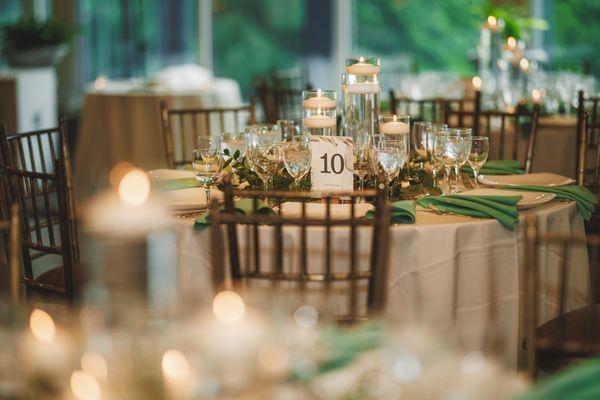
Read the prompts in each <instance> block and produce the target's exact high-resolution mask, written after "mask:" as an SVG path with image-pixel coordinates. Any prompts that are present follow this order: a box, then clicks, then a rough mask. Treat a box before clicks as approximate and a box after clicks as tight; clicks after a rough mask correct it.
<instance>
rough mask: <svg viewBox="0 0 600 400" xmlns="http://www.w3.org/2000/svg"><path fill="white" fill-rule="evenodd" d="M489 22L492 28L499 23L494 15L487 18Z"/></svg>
mask: <svg viewBox="0 0 600 400" xmlns="http://www.w3.org/2000/svg"><path fill="white" fill-rule="evenodd" d="M487 22H488V24H490V25H491V26H496V24H497V23H498V20H497V19H496V17H494V16H493V15H490V16H489V17H487Z"/></svg>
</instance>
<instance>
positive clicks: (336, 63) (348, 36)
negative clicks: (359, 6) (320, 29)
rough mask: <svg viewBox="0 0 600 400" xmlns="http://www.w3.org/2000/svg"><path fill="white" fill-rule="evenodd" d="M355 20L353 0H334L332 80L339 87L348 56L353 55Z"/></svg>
mask: <svg viewBox="0 0 600 400" xmlns="http://www.w3.org/2000/svg"><path fill="white" fill-rule="evenodd" d="M353 22H354V15H353V13H352V0H334V10H333V27H334V29H333V54H332V56H333V57H332V61H333V68H332V79H333V80H332V82H337V83H338V84H337V86H338V87H341V73H342V72H343V70H344V63H345V62H346V58H348V57H350V56H351V55H352V23H353ZM338 90H339V89H338Z"/></svg>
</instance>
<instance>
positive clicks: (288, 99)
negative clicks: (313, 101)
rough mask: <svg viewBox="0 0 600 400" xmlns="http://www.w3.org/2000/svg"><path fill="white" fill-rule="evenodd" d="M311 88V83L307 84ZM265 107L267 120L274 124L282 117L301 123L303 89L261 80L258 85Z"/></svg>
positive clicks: (307, 87) (257, 91) (259, 94)
mask: <svg viewBox="0 0 600 400" xmlns="http://www.w3.org/2000/svg"><path fill="white" fill-rule="evenodd" d="M306 89H310V85H307V86H306ZM256 93H257V94H258V98H259V101H260V103H261V105H262V108H263V113H264V119H265V122H267V123H271V124H274V123H276V122H277V121H278V120H280V119H286V120H291V121H294V122H296V123H300V120H301V119H302V89H297V88H289V87H279V86H275V85H270V84H269V83H268V82H267V81H265V80H263V81H261V82H259V84H258V85H257V87H256Z"/></svg>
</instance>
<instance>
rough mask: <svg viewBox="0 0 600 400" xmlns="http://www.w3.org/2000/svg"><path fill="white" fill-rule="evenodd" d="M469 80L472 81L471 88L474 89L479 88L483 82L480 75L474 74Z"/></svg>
mask: <svg viewBox="0 0 600 400" xmlns="http://www.w3.org/2000/svg"><path fill="white" fill-rule="evenodd" d="M471 82H472V83H473V89H475V90H480V89H481V85H482V83H483V82H482V81H481V78H480V77H478V76H474V77H473V79H472V80H471Z"/></svg>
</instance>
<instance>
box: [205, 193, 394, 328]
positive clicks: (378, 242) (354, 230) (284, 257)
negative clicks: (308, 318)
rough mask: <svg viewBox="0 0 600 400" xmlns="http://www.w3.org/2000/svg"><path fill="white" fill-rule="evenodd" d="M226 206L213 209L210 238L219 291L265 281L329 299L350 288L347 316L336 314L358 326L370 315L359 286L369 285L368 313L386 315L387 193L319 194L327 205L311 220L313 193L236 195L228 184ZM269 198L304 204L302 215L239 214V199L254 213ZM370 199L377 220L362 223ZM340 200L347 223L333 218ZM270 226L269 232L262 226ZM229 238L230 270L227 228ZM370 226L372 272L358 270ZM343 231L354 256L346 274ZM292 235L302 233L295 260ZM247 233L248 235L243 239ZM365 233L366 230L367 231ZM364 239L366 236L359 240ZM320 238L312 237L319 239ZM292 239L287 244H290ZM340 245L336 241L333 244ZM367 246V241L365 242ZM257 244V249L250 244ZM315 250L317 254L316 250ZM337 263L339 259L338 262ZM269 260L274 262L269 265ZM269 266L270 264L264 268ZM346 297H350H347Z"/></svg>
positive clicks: (216, 283)
mask: <svg viewBox="0 0 600 400" xmlns="http://www.w3.org/2000/svg"><path fill="white" fill-rule="evenodd" d="M224 195H225V203H224V207H223V208H222V209H220V208H219V204H218V203H217V202H213V204H212V205H211V215H212V223H211V231H212V233H211V235H212V243H213V257H214V259H213V266H214V268H215V270H214V272H215V275H214V283H215V285H216V286H219V284H222V283H223V282H224V283H225V286H230V282H231V280H233V281H234V282H236V283H237V282H239V283H241V284H242V285H244V286H246V285H248V284H249V283H250V282H251V281H253V282H256V281H266V282H268V284H269V286H273V285H277V284H281V283H288V284H289V283H292V282H294V283H296V285H297V287H298V289H299V293H300V294H302V295H305V294H306V291H307V285H311V284H314V283H318V284H319V289H320V290H319V293H320V294H323V295H324V296H325V299H328V298H329V295H330V290H333V287H334V286H335V285H338V284H340V283H342V284H346V285H347V288H346V289H345V292H344V295H347V309H348V312H347V313H341V314H343V315H336V316H337V318H338V320H340V321H350V322H352V321H355V320H357V319H360V318H363V317H364V316H365V315H364V314H363V315H360V314H362V313H361V312H360V310H359V304H358V297H359V294H358V293H359V290H358V285H359V284H361V282H362V284H363V285H364V284H365V282H367V285H368V287H367V294H366V314H367V315H368V314H375V313H378V312H381V311H382V310H383V308H384V306H385V300H386V292H387V281H386V279H387V264H388V253H389V247H388V246H389V243H388V235H389V225H390V214H389V212H390V211H389V207H387V206H386V205H385V203H384V200H383V199H384V195H385V193H384V189H382V188H380V189H379V190H377V191H376V190H370V191H362V192H357V191H354V192H346V193H334V194H319V199H322V201H323V207H324V208H325V215H324V217H323V218H321V217H320V216H319V218H316V217H315V216H312V217H311V216H308V215H307V210H306V208H307V202H310V201H314V200H315V193H311V192H262V191H246V190H234V189H233V187H232V186H231V184H230V183H226V185H225V192H224ZM265 195H268V197H269V199H270V200H271V201H275V202H276V203H279V204H281V203H282V202H283V201H284V200H285V199H293V200H294V201H298V202H300V204H301V205H300V206H299V207H300V210H301V211H300V215H299V216H298V215H297V214H296V215H295V216H293V215H292V216H289V215H288V216H286V214H285V212H282V210H281V208H279V210H278V212H277V215H260V214H257V213H256V212H254V213H252V215H245V216H244V215H239V214H237V213H236V212H235V208H234V198H239V197H241V198H250V199H252V201H253V207H254V210H256V209H257V202H258V198H259V197H263V196H265ZM362 196H369V197H373V198H375V199H376V211H375V217H374V218H373V219H365V218H358V217H357V216H356V205H357V203H356V201H357V199H358V198H359V197H362ZM340 197H343V198H348V199H350V204H348V207H349V216H348V217H346V215H344V216H343V217H344V218H343V219H340V218H333V217H332V210H331V206H332V204H333V203H334V202H335V201H336V200H337V199H339V198H340ZM263 224H269V225H270V226H269V227H263V226H261V225H263ZM223 226H225V227H226V229H225V231H226V232H225V234H226V236H227V240H226V241H227V248H228V256H229V257H228V266H226V262H225V259H226V257H225V246H224V243H223V242H224V240H223V229H222V227H223ZM366 227H370V229H371V231H370V235H371V236H370V239H371V243H370V249H371V251H370V256H369V262H368V269H365V268H364V265H360V266H359V261H358V260H359V256H358V254H357V252H358V247H359V234H360V233H361V232H359V231H360V230H361V229H362V228H366ZM315 228H322V229H323V230H324V232H323V231H321V232H320V233H319V234H323V235H324V250H323V254H322V255H323V258H322V262H323V268H322V270H321V269H320V270H319V271H318V272H316V271H314V270H312V269H311V268H309V267H310V265H309V264H312V263H311V262H310V261H309V257H310V260H312V262H315V259H314V257H315V255H314V253H312V252H310V251H309V236H311V235H315V234H317V232H316V231H315ZM340 228H346V229H347V230H346V231H345V232H346V233H347V234H348V238H347V240H348V242H347V243H348V245H349V246H348V248H347V249H344V250H336V251H344V254H345V255H347V256H348V257H349V259H348V262H349V266H347V271H338V270H336V269H337V268H335V267H336V265H334V264H336V262H339V261H340V260H339V257H340V256H339V255H335V254H334V243H338V244H339V242H340V241H341V240H342V239H341V238H340V237H338V236H336V233H337V234H339V233H340ZM293 230H297V231H299V235H298V236H297V238H296V237H295V238H294V239H293V241H294V243H295V244H296V246H295V250H298V251H294V253H296V252H297V258H295V256H296V254H293V256H292V255H290V254H289V249H287V250H286V242H287V244H288V245H289V244H290V243H289V241H290V240H292V239H291V238H290V236H289V235H290V234H291V233H292V231H293ZM244 232H245V234H243V233H244ZM362 233H364V231H363V232H362ZM240 236H243V238H242V239H243V243H244V244H245V245H246V246H247V247H246V248H245V249H244V250H245V251H244V252H242V249H241V247H240V242H239V239H240ZM360 237H362V238H364V236H360ZM314 238H315V236H313V240H314ZM286 239H287V240H286ZM269 240H270V243H271V244H272V252H270V253H271V254H267V253H269V252H268V251H267V250H261V244H260V243H261V242H263V241H265V242H268V241H269ZM334 241H335V242H334ZM363 243H364V241H363ZM250 244H252V245H250ZM313 250H314V249H313ZM334 259H335V260H334ZM265 260H266V261H270V262H265ZM295 262H297V263H298V264H297V266H298V271H292V270H291V269H293V268H290V267H289V265H290V263H292V264H293V263H295ZM265 264H268V265H265ZM344 297H345V296H344Z"/></svg>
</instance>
